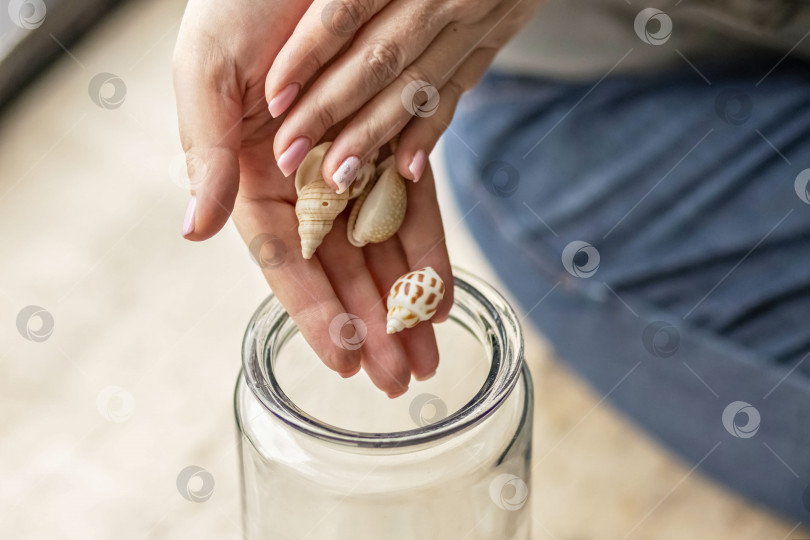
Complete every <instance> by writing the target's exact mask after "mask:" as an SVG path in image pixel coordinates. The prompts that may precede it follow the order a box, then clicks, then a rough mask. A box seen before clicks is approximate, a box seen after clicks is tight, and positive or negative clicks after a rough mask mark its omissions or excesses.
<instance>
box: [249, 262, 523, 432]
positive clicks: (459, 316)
mask: <svg viewBox="0 0 810 540" xmlns="http://www.w3.org/2000/svg"><path fill="white" fill-rule="evenodd" d="M454 274H455V275H454V280H455V291H456V292H455V302H454V305H453V308H452V310H451V313H450V318H449V320H448V321H447V322H444V323H442V324H440V325H436V326H435V328H436V330H437V333H439V332H440V331H441V329H442V328H443V327H445V325H455V326H458V327H461V328H463V329H464V330H466V331H467V332H469V334H470V336H473V337H474V338H475V339H476V340H477V341H478V342H479V343H480V345H481V347H482V349H483V351H484V354H485V355H486V359H488V361H489V364H488V366H486V368H485V369H484V373H483V374H482V378H483V379H484V380H483V384H482V385H481V386H480V388H478V390H477V392H474V395H472V397H471V398H470V399H469V400H468V401H466V402H464V403H459V406H458V407H455V410H454V411H453V412H451V413H450V414H448V415H447V416H444V417H442V418H440V415H439V413H438V412H436V411H434V413H435V414H436V417H435V418H430V417H428V420H430V421H429V422H427V423H424V425H422V424H423V422H415V423H414V424H412V425H416V426H419V427H416V428H414V429H405V430H399V431H379V432H375V431H357V430H352V429H346V428H343V427H338V426H336V425H334V424H330V423H328V422H326V421H324V420H323V418H320V417H318V418H316V417H315V416H314V415H312V414H309V413H308V412H307V411H306V410H304V408H302V407H301V406H299V404H297V403H296V402H294V401H293V400H292V399H291V398H290V396H289V395H288V393H287V392H285V390H284V387H285V386H284V384H282V383H281V381H280V379H279V376H278V375H279V374H278V373H277V368H278V365H277V362H278V361H279V358H281V357H282V356H283V353H284V348H285V347H287V346H288V345H289V344H290V342H291V340H294V338H295V337H296V336H297V337H298V341H300V342H303V339H301V338H300V336H299V335H298V330H297V328H296V327H295V325H294V323H293V322H292V320H291V319H290V317H289V315H288V314H287V312H286V311H285V310H284V308H283V307H282V306H281V304H280V302H278V300H277V299H276V298H275V297H274V296H272V295H271V296H270V297H268V298H267V299H266V300H265V301H264V302H263V303H262V304H261V305H260V306H259V308H258V309H257V310H256V312H255V313H254V315H253V317H252V318H251V320H250V323H249V324H248V327H247V330H246V332H245V338H244V342H243V364H244V366H243V367H244V369H243V372H244V377H245V382H246V383H247V385H248V387H249V388H250V389H251V391H252V393H253V394H254V396H255V397H256V398H257V399H258V401H259V402H260V403H261V404H262V406H263V407H264V409H266V410H267V411H269V412H270V413H272V414H273V415H274V416H276V417H277V418H278V419H280V420H281V421H283V422H284V423H286V424H287V425H289V426H290V427H293V428H295V429H296V430H298V431H299V432H302V433H304V434H306V435H309V436H312V437H315V438H318V439H321V440H324V441H327V442H332V443H337V444H343V445H350V446H354V447H366V448H396V447H402V446H411V445H417V444H423V443H427V442H431V441H435V440H437V439H440V438H443V437H446V436H449V435H452V434H454V433H458V432H460V431H463V430H466V429H468V428H470V427H472V426H474V425H476V424H478V423H479V422H481V421H482V420H484V419H485V418H487V417H488V416H489V415H490V414H491V413H492V412H493V411H494V410H495V409H497V408H498V407H499V406H500V405H501V403H503V401H504V400H505V399H506V397H508V395H509V394H510V393H511V391H512V389H513V388H514V386H515V383H516V382H517V379H518V376H519V375H520V372H521V368H522V366H523V335H522V332H521V329H520V323H519V321H518V319H517V316H516V315H515V312H514V311H513V310H512V308H511V307H510V306H509V304H508V303H507V302H506V301H505V300H504V299H503V297H501V296H500V294H498V293H497V292H496V291H495V290H494V289H493V288H492V287H490V286H489V285H487V284H486V283H484V282H483V281H481V280H480V279H478V278H476V277H474V276H472V275H470V274H469V273H467V272H465V271H463V270H459V269H457V268H456V269H454ZM313 355H314V353H313ZM443 361H446V358H443V357H440V361H439V362H440V363H439V370H440V371H441V370H442V362H443ZM330 375H331V376H336V375H335V374H330ZM479 380H480V379H479ZM380 394H381V392H380ZM406 396H407V394H406ZM422 396H430V394H422ZM422 396H417V398H419V397H422ZM433 397H435V396H433ZM386 399H387V398H386ZM397 399H403V398H397ZM428 399H429V398H428ZM414 402H416V399H414ZM411 412H412V414H413V411H411ZM445 412H446V411H445ZM414 420H418V419H417V418H414ZM433 420H435V421H433Z"/></svg>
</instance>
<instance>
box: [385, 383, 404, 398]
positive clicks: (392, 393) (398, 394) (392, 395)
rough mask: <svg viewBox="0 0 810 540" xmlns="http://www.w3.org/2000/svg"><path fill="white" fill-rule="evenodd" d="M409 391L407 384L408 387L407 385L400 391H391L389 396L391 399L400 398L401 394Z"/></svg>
mask: <svg viewBox="0 0 810 540" xmlns="http://www.w3.org/2000/svg"><path fill="white" fill-rule="evenodd" d="M407 391H408V387H407V386H406V387H405V388H404V389H403V390H401V391H400V392H390V393H389V394H388V398H389V399H394V398H398V397H399V396H401V395H402V394H404V393H405V392H407Z"/></svg>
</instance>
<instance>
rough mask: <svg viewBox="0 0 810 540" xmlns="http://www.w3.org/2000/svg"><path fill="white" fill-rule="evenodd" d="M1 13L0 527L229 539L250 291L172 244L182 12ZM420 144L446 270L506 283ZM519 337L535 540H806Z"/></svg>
mask: <svg viewBox="0 0 810 540" xmlns="http://www.w3.org/2000/svg"><path fill="white" fill-rule="evenodd" d="M3 4H4V8H6V7H7V8H8V9H3V10H2V12H0V29H1V30H2V37H0V69H2V71H1V73H2V76H1V77H0V104H2V111H1V112H0V113H1V114H2V116H0V163H2V172H1V173H0V227H1V228H2V231H3V233H2V235H0V260H1V261H2V264H0V313H1V316H0V320H2V324H0V441H2V442H0V509H2V510H0V537H2V538H21V539H22V538H26V539H27V538H47V539H56V538H68V539H82V540H87V539H95V538H100V539H108V538H118V539H124V540H126V539H140V538H223V539H225V538H230V539H236V538H239V537H240V536H241V524H240V514H239V512H240V510H239V480H238V456H237V453H236V446H235V444H236V427H235V423H234V418H233V407H232V398H233V386H234V383H235V381H236V377H237V374H238V371H239V368H240V365H241V360H240V349H239V348H240V343H241V338H242V332H243V331H244V328H245V325H246V323H247V321H248V318H249V316H250V315H251V313H252V312H253V310H254V309H255V307H256V306H257V305H258V304H259V302H260V301H261V300H262V299H263V298H264V297H265V296H266V295H267V294H268V289H267V286H266V284H265V283H264V280H263V278H262V276H261V274H260V272H259V270H258V268H257V267H256V265H255V264H254V263H253V262H252V260H251V258H250V256H249V253H248V250H247V248H246V247H245V246H244V245H243V244H242V242H241V240H240V239H239V238H238V235H237V234H236V231H235V230H234V228H233V226H232V225H230V224H229V225H227V226H226V227H225V229H224V230H223V232H222V233H221V234H219V235H217V236H216V237H215V238H213V239H212V240H209V241H207V242H205V243H202V244H193V243H191V242H187V241H185V240H183V239H182V238H181V234H180V231H181V225H182V218H183V213H184V210H185V206H186V204H187V202H188V185H187V183H188V179H187V177H186V173H185V162H184V158H183V154H182V151H181V147H180V142H179V138H178V133H177V119H176V111H175V102H174V94H173V90H172V82H171V56H172V49H173V46H174V42H175V39H176V36H177V32H178V27H179V23H180V20H181V17H182V14H183V9H184V7H185V4H184V2H181V1H176V0H162V1H158V0H148V1H141V2H121V3H118V2H111V1H104V0H81V1H78V0H72V1H70V2H68V1H66V0H64V1H51V2H41V1H33V0H31V1H29V2H22V1H19V0H12V1H4V3H3ZM15 14H16V15H19V14H22V15H21V16H15ZM438 154H439V153H438V152H437V153H436V155H434V157H433V165H434V167H435V168H436V171H437V177H438V185H439V186H440V190H441V193H440V198H441V203H442V210H443V214H444V219H445V228H446V230H447V234H448V244H449V247H450V254H451V258H452V260H453V262H454V263H455V264H457V265H460V266H462V267H465V268H467V269H470V270H472V271H474V272H476V273H478V274H480V275H482V276H483V277H484V278H486V279H488V280H490V281H492V282H493V283H494V284H495V285H496V286H497V287H498V288H499V289H500V290H502V291H505V288H504V287H503V286H502V284H498V283H497V280H496V278H495V277H494V275H493V273H492V272H491V270H490V269H489V268H488V266H487V264H486V262H485V259H484V257H483V256H482V255H481V254H480V253H479V252H478V251H477V248H476V247H475V245H474V243H473V242H472V239H471V238H470V237H469V233H468V232H467V230H466V228H465V224H464V216H463V215H461V213H460V212H459V211H458V209H457V208H456V206H455V203H454V201H453V199H452V197H451V195H450V193H449V190H448V188H447V186H446V182H443V181H442V177H443V174H444V173H443V170H444V164H443V163H441V161H440V160H439V159H438ZM525 330H526V333H527V338H528V343H527V360H528V362H529V364H530V366H531V369H532V372H533V376H534V383H535V389H536V410H535V425H534V436H535V441H534V459H535V468H534V476H533V478H532V482H531V489H532V491H531V496H530V504H531V505H532V512H533V516H534V524H533V527H534V530H533V537H534V538H549V539H557V540H563V539H600V540H601V539H605V538H656V539H678V540H681V539H683V538H699V539H703V538H705V539H716V538H734V539H766V538H767V539H771V538H772V539H786V538H799V537H801V536H802V535H804V536H808V537H810V533H808V532H807V531H804V532H803V530H802V529H801V526H802V525H801V523H796V522H787V521H784V520H783V519H781V518H780V517H778V516H774V515H772V514H770V513H768V512H767V511H766V510H763V509H761V508H758V507H755V506H752V505H750V504H748V503H747V502H745V501H743V500H741V499H739V498H737V497H736V496H734V495H733V494H731V493H729V492H727V491H726V490H724V489H723V488H722V487H720V486H718V485H716V484H714V483H713V482H712V481H710V480H708V479H706V478H704V477H702V476H701V475H700V474H699V473H696V472H694V470H693V469H692V468H691V465H688V464H684V463H682V462H680V461H678V460H677V459H676V458H675V457H673V456H672V455H671V454H669V453H668V452H667V451H666V450H665V449H664V448H662V447H660V446H659V445H658V444H657V443H655V442H654V441H652V440H651V439H649V438H648V437H647V436H646V435H645V434H643V433H642V432H640V431H637V430H636V429H635V428H634V427H633V426H632V425H631V424H629V423H628V422H626V421H625V420H623V419H622V418H621V417H620V416H619V415H618V414H617V413H616V412H614V411H613V410H612V409H611V406H610V403H609V401H607V400H606V398H605V396H603V395H601V394H599V393H596V392H594V391H592V390H591V389H589V387H588V386H587V385H585V384H584V383H582V382H580V381H579V380H578V379H577V378H576V377H575V376H574V375H573V374H571V373H570V372H569V371H567V369H566V368H565V367H564V366H563V365H562V364H560V363H559V362H558V361H557V360H556V359H555V358H554V355H553V353H552V352H551V351H550V350H549V348H548V347H547V346H546V345H545V343H544V342H543V339H542V335H541V334H540V333H539V332H538V330H537V329H533V328H526V329H525ZM192 465H193V466H198V467H202V468H203V469H205V470H207V471H208V472H210V473H211V475H212V476H213V478H214V480H215V488H214V492H213V494H212V496H211V497H210V498H209V499H207V500H205V501H204V502H191V501H189V500H187V499H186V498H184V497H183V496H182V495H181V493H180V491H179V490H178V488H177V486H176V484H177V479H178V475H180V473H181V471H183V470H184V469H185V468H186V467H189V466H192Z"/></svg>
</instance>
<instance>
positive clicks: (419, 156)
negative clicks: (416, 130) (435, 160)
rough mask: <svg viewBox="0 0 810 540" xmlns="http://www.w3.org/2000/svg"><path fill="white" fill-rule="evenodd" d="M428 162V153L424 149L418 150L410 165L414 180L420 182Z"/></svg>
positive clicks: (409, 168)
mask: <svg viewBox="0 0 810 540" xmlns="http://www.w3.org/2000/svg"><path fill="white" fill-rule="evenodd" d="M426 163H427V154H425V151H424V150H418V151H417V152H416V153H415V154H414V155H413V159H411V164H410V165H408V170H409V171H411V174H412V175H413V181H414V182H418V181H419V179H420V178H422V173H423V172H425V164H426Z"/></svg>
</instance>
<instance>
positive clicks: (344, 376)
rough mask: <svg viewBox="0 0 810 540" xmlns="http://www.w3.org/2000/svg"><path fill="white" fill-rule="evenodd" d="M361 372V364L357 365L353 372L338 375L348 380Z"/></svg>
mask: <svg viewBox="0 0 810 540" xmlns="http://www.w3.org/2000/svg"><path fill="white" fill-rule="evenodd" d="M359 371H360V364H357V368H356V369H353V370H351V371H343V372H340V373H338V375H340V376H341V377H343V378H344V379H348V378H349V377H354V376H355V375H357V373H358V372H359Z"/></svg>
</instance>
